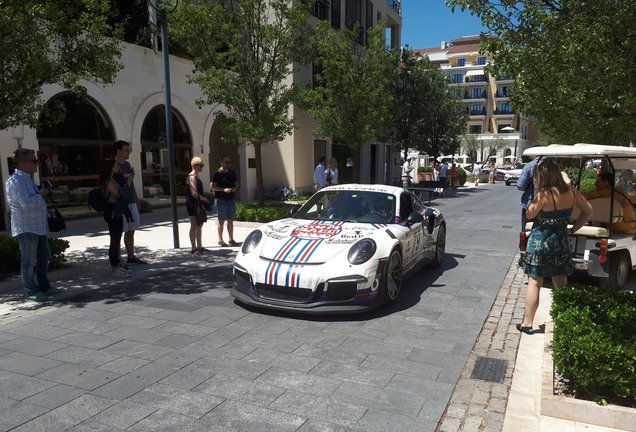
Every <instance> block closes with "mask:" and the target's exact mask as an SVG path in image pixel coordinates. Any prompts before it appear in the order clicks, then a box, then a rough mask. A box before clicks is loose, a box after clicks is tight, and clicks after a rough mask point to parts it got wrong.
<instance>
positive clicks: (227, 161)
mask: <svg viewBox="0 0 636 432" xmlns="http://www.w3.org/2000/svg"><path fill="white" fill-rule="evenodd" d="M223 163H229V164H231V163H232V161H229V160H226V161H223Z"/></svg>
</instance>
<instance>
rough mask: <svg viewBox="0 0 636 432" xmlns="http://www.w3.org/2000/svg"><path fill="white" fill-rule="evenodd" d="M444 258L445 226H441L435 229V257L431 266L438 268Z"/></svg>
mask: <svg viewBox="0 0 636 432" xmlns="http://www.w3.org/2000/svg"><path fill="white" fill-rule="evenodd" d="M445 256H446V225H444V224H442V225H440V226H439V228H438V229H437V241H436V242H435V257H434V258H433V262H432V263H431V265H432V266H433V267H439V266H441V265H442V263H443V262H444V257H445Z"/></svg>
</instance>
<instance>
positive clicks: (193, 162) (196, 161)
mask: <svg viewBox="0 0 636 432" xmlns="http://www.w3.org/2000/svg"><path fill="white" fill-rule="evenodd" d="M201 164H203V161H202V160H201V158H200V157H199V156H195V157H193V158H192V159H191V160H190V166H191V167H194V166H195V165H201Z"/></svg>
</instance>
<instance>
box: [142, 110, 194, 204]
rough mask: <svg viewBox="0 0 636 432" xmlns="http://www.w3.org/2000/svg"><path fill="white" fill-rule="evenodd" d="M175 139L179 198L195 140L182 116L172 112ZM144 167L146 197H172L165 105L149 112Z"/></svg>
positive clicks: (143, 148) (144, 143)
mask: <svg viewBox="0 0 636 432" xmlns="http://www.w3.org/2000/svg"><path fill="white" fill-rule="evenodd" d="M172 132H173V133H172V136H173V140H174V163H175V168H176V180H177V195H185V193H186V177H187V175H188V173H189V172H190V168H191V167H190V159H192V138H191V134H190V132H189V130H188V126H187V124H186V122H185V120H184V119H183V116H182V115H181V114H180V113H179V112H178V111H176V110H175V109H174V108H173V109H172ZM141 151H142V153H141V167H142V170H143V187H144V198H148V197H154V196H162V195H170V178H169V173H168V144H167V140H166V114H165V108H164V106H163V105H158V106H157V107H155V108H153V109H152V110H150V112H149V113H148V115H147V116H146V118H145V120H144V124H143V126H142V128H141Z"/></svg>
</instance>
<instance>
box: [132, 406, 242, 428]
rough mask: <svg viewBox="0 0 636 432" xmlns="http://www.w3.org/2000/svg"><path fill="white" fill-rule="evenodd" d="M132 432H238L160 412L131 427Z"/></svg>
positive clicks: (182, 416) (167, 412)
mask: <svg viewBox="0 0 636 432" xmlns="http://www.w3.org/2000/svg"><path fill="white" fill-rule="evenodd" d="M127 431H132V432H148V431H153V432H175V431H179V432H202V431H205V432H237V431H238V429H235V428H231V429H230V428H224V427H222V426H218V425H214V424H206V423H203V422H201V421H199V420H197V419H195V418H192V417H188V416H184V415H181V414H176V413H173V412H170V411H165V410H159V411H156V412H155V413H153V414H151V415H149V416H148V417H146V418H145V419H143V420H141V421H140V422H139V423H137V424H135V425H133V426H131V427H129V428H128V429H127Z"/></svg>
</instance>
